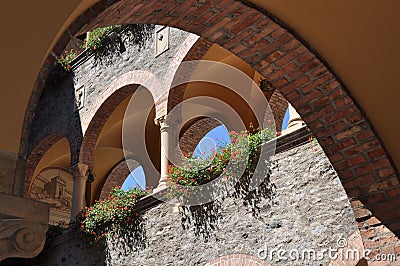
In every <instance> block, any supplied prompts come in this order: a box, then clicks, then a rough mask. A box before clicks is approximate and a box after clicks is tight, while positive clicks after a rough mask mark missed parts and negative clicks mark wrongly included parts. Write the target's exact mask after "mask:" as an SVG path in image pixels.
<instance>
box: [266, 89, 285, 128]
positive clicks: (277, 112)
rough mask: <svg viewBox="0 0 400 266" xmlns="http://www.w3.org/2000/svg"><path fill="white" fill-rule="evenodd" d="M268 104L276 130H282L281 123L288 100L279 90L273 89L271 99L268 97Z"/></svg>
mask: <svg viewBox="0 0 400 266" xmlns="http://www.w3.org/2000/svg"><path fill="white" fill-rule="evenodd" d="M269 106H270V107H271V110H272V114H273V115H274V120H275V127H276V131H282V123H283V119H284V118H285V113H286V109H287V108H288V102H287V101H286V99H285V97H283V95H282V94H281V93H280V92H279V91H277V90H275V92H274V93H273V94H272V96H271V99H269Z"/></svg>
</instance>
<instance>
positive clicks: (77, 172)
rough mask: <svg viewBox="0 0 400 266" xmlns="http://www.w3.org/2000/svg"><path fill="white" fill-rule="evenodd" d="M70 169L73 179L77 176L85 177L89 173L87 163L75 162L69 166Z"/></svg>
mask: <svg viewBox="0 0 400 266" xmlns="http://www.w3.org/2000/svg"><path fill="white" fill-rule="evenodd" d="M70 171H71V173H72V175H73V177H74V179H75V178H79V177H81V178H82V177H84V178H87V177H88V175H89V165H87V164H82V163H77V164H75V165H74V166H72V167H71V169H70Z"/></svg>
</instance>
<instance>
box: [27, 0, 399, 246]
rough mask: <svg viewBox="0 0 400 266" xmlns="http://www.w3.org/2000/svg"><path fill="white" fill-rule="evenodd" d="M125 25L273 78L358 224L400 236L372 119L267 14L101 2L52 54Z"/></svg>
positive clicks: (391, 181)
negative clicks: (202, 48) (217, 50)
mask: <svg viewBox="0 0 400 266" xmlns="http://www.w3.org/2000/svg"><path fill="white" fill-rule="evenodd" d="M121 23H153V24H165V25H169V26H173V27H177V28H181V29H183V30H186V31H189V32H193V33H196V34H198V35H200V36H202V37H204V38H205V39H207V40H208V41H211V42H215V43H218V44H219V45H220V46H222V47H224V48H225V49H228V50H230V51H231V52H232V53H234V54H236V55H237V56H238V57H239V58H241V59H243V60H244V61H245V62H247V63H248V64H250V65H251V66H252V67H253V68H254V69H255V70H257V71H258V72H259V73H260V74H262V75H263V76H265V77H268V79H269V81H270V83H271V84H272V86H273V87H275V88H276V89H278V90H279V91H280V92H281V93H282V95H283V96H284V97H285V98H286V99H287V100H288V101H289V102H290V103H291V104H292V105H293V107H294V108H295V109H296V110H297V111H298V113H299V114H300V115H301V117H302V118H303V120H304V121H305V122H306V123H307V125H308V126H309V127H310V129H311V130H312V132H313V134H314V135H315V136H316V138H317V139H318V140H319V142H320V144H321V146H322V147H323V149H324V151H325V152H326V154H327V156H328V157H329V159H330V161H331V162H332V164H333V166H334V168H335V170H336V171H337V173H338V175H339V177H340V178H341V180H342V183H343V186H344V188H345V190H346V192H347V194H348V196H349V197H350V198H351V199H352V201H351V204H352V206H353V208H354V212H355V216H356V219H357V220H358V221H367V220H368V219H371V218H374V219H377V220H378V221H380V223H383V224H384V225H385V226H387V227H388V228H389V229H390V230H391V231H392V232H394V233H396V234H397V235H400V201H399V198H400V184H399V173H398V170H397V168H396V167H395V165H394V163H393V161H392V159H391V158H390V155H389V154H388V152H387V151H386V149H385V147H384V146H383V144H382V142H381V141H380V139H379V136H378V135H377V133H376V132H375V130H374V129H373V127H372V125H371V123H370V122H369V120H368V117H367V116H366V115H365V114H364V112H363V111H362V110H361V108H360V107H359V106H358V105H357V103H355V101H354V100H353V99H352V98H351V96H350V95H349V94H348V93H347V90H346V89H345V88H344V86H343V84H342V83H341V82H340V81H339V80H338V79H337V78H336V77H335V75H334V74H333V73H332V72H331V71H330V70H329V68H328V67H327V65H326V64H324V63H323V62H322V61H321V60H320V59H319V58H318V57H317V56H316V55H315V53H314V52H313V51H311V50H310V49H308V48H307V45H306V44H304V42H302V40H299V39H298V38H297V37H296V36H295V35H293V34H292V33H291V32H290V31H288V30H287V29H286V28H284V27H283V26H281V25H279V24H278V23H277V22H275V21H274V19H273V18H272V17H271V16H270V15H269V14H267V12H265V11H263V10H257V9H255V8H253V7H251V6H248V5H246V4H245V3H243V2H240V1H235V0H226V1H194V0H189V1H178V0H166V1H134V2H132V1H129V0H121V1H118V2H116V3H113V2H109V1H106V0H102V1H99V2H98V3H97V4H96V5H95V6H93V7H92V8H90V9H88V10H87V12H85V13H84V14H82V15H81V16H79V18H78V19H77V20H76V21H75V22H73V23H72V24H71V25H70V27H69V28H68V30H67V31H66V32H65V33H64V35H62V36H61V37H60V39H59V42H58V43H57V45H56V46H55V47H54V48H53V51H52V53H50V54H56V55H57V54H61V52H62V50H63V49H64V47H65V45H66V44H67V42H68V41H69V40H70V38H71V37H70V36H74V35H76V34H77V33H79V32H81V33H83V32H86V31H89V30H91V29H93V28H96V27H102V26H105V25H113V24H121ZM209 25H213V26H209ZM54 60H55V59H54V58H53V57H52V56H51V55H50V56H49V57H48V58H47V60H46V62H45V64H44V66H43V68H42V71H41V72H40V74H39V77H38V80H37V82H36V87H35V91H34V92H33V96H32V98H31V100H30V103H29V106H28V112H27V113H26V121H25V125H24V128H26V130H28V132H29V129H30V125H31V117H32V113H31V110H34V109H35V106H36V103H37V100H38V95H40V93H41V90H42V88H43V84H44V81H45V80H46V78H47V76H48V73H49V72H48V71H49V67H51V65H52V64H53V63H54ZM25 133H26V132H25ZM23 135H26V134H24V133H23ZM24 141H25V140H24V139H23V140H22V145H21V153H22V154H25V152H26V150H25V146H24V143H25V142H24ZM360 231H361V235H362V236H363V238H364V240H365V239H368V238H369V237H370V236H369V235H368V234H367V230H366V229H365V228H360ZM375 237H378V236H377V235H375ZM396 241H397V240H394V241H391V242H390V243H389V244H388V245H391V246H393V245H394V242H396ZM375 244H376V246H379V245H380V242H377V243H375Z"/></svg>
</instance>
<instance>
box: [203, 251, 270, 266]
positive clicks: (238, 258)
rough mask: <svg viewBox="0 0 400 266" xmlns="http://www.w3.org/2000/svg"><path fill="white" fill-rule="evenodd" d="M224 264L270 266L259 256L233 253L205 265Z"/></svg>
mask: <svg viewBox="0 0 400 266" xmlns="http://www.w3.org/2000/svg"><path fill="white" fill-rule="evenodd" d="M223 265H230V266H242V265H248V266H268V264H267V263H266V262H265V261H263V260H260V259H259V258H257V257H254V256H250V255H246V254H231V255H226V256H222V257H219V258H216V259H213V260H212V261H210V262H209V263H207V264H206V265H205V266H223Z"/></svg>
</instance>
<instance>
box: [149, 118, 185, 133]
mask: <svg viewBox="0 0 400 266" xmlns="http://www.w3.org/2000/svg"><path fill="white" fill-rule="evenodd" d="M154 123H155V124H156V125H157V126H159V127H160V129H161V131H162V130H165V129H168V128H178V126H179V125H180V123H181V118H180V117H178V116H176V115H174V114H168V115H162V116H160V117H158V118H156V119H154Z"/></svg>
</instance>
